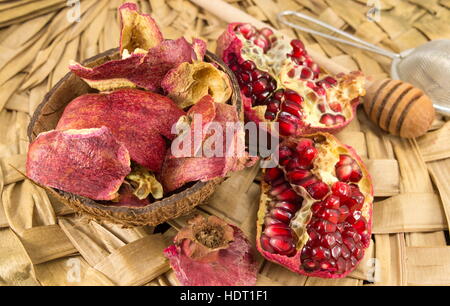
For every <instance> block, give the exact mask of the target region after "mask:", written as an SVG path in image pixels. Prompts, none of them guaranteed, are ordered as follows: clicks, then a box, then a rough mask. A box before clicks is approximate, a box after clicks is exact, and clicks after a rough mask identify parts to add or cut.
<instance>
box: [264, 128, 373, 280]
mask: <svg viewBox="0 0 450 306" xmlns="http://www.w3.org/2000/svg"><path fill="white" fill-rule="evenodd" d="M304 138H309V139H324V138H325V139H331V140H333V142H334V143H336V144H337V145H338V146H339V147H340V149H339V152H340V153H339V154H344V153H345V154H348V155H350V156H351V157H352V158H353V159H354V160H355V161H356V163H357V164H358V166H359V167H360V170H361V172H362V179H361V180H360V181H359V183H358V184H359V186H362V185H363V186H364V189H365V191H366V192H365V193H364V192H363V194H364V195H365V200H364V204H363V205H362V208H361V209H360V211H361V212H362V216H364V217H365V219H366V221H367V227H366V229H367V233H366V234H365V236H366V237H368V241H367V242H366V244H365V245H364V250H366V249H367V247H368V246H369V242H370V236H371V233H372V232H371V231H372V202H373V186H372V183H371V177H370V174H369V172H368V171H367V168H366V166H365V165H364V163H363V162H362V161H361V158H360V157H359V156H358V154H357V153H356V151H355V150H354V149H353V148H352V147H350V146H347V145H344V144H341V142H339V141H338V140H337V139H336V138H335V137H334V136H333V135H331V134H328V133H315V134H310V135H304V136H301V137H289V138H287V139H286V140H284V141H283V142H282V143H281V144H280V146H282V145H283V144H286V143H289V142H290V143H295V142H296V141H298V140H299V139H304ZM322 160H323V159H322ZM325 162H326V163H327V161H326V159H325ZM333 167H334V165H333ZM268 170H269V169H264V170H263V176H264V175H265V174H266V172H267V171H268ZM285 179H286V180H287V177H286V176H285ZM349 184H350V182H349ZM289 185H290V186H291V188H293V186H294V185H292V184H289ZM296 188H298V186H295V187H294V188H293V189H296ZM300 189H301V188H300ZM330 189H331V186H330ZM297 190H298V189H297ZM269 191H270V185H269V184H268V183H266V182H265V181H264V180H262V182H261V195H260V203H259V210H258V213H257V221H256V227H257V231H256V232H257V234H256V247H257V249H258V251H259V252H260V253H261V254H262V255H263V256H264V257H265V258H266V259H267V260H269V261H272V262H274V263H277V264H280V265H282V266H284V267H286V268H287V269H289V270H291V271H293V272H295V273H298V274H302V275H306V276H311V277H321V278H343V277H346V276H347V275H348V274H349V273H351V272H352V271H353V270H354V269H355V268H356V267H357V265H358V264H359V263H360V262H361V260H362V259H363V257H361V258H360V259H359V260H358V261H357V263H356V265H355V266H354V267H353V268H352V269H349V270H346V271H345V272H343V273H331V272H329V271H321V270H319V271H312V272H310V271H305V270H304V269H303V267H302V261H301V253H302V249H303V247H304V246H305V245H306V243H307V242H308V240H309V238H310V237H309V235H308V233H307V231H306V225H307V224H308V223H309V222H310V221H311V216H312V214H311V207H309V212H307V211H305V210H302V209H300V210H298V211H297V212H296V213H295V215H294V216H293V217H292V219H291V221H289V222H290V223H289V227H290V228H292V225H293V224H294V223H295V222H297V224H296V227H297V230H296V231H294V232H295V234H294V237H295V238H294V239H295V240H294V241H295V244H296V247H295V250H296V251H295V252H294V253H292V254H289V255H288V256H286V255H280V254H275V253H271V252H269V251H267V250H265V249H264V248H263V247H262V244H261V236H262V234H263V226H264V222H265V217H266V216H267V213H268V210H269V209H268V205H269V203H270V202H271V201H272V200H273V199H271V198H270V196H269ZM303 192H304V193H305V192H306V190H305V189H304V190H303ZM361 192H362V191H361ZM330 193H331V191H330ZM330 193H328V195H330ZM297 194H298V195H300V194H299V192H297ZM301 197H302V198H303V205H302V207H304V206H305V200H307V201H308V202H309V203H311V201H314V203H315V202H318V201H320V200H314V199H312V198H311V197H304V195H301ZM326 197H327V196H325V197H323V198H322V199H324V198H326ZM306 207H308V205H306ZM298 216H300V217H298ZM292 220H295V221H294V223H292V222H293V221H292ZM299 220H300V221H302V220H303V222H304V223H302V224H303V227H301V226H298V222H299ZM305 220H306V221H305ZM298 228H303V230H298ZM297 234H301V236H297Z"/></svg>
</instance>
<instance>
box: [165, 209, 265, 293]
mask: <svg viewBox="0 0 450 306" xmlns="http://www.w3.org/2000/svg"><path fill="white" fill-rule="evenodd" d="M227 233H228V234H231V235H228V234H227ZM225 236H227V237H228V236H230V237H228V238H226V237H225ZM229 238H231V239H229ZM203 241H206V242H209V244H210V245H209V246H208V247H207V246H205V242H203ZM174 242H175V245H172V246H170V247H168V248H167V249H165V250H164V254H165V255H166V256H167V257H168V258H169V261H170V265H171V267H172V268H173V269H174V270H175V274H176V276H177V279H178V280H179V281H180V283H181V284H182V285H185V286H254V285H255V283H256V273H257V267H256V262H255V260H254V258H253V250H252V247H251V245H250V243H249V241H248V240H247V239H246V237H245V235H244V233H243V232H242V231H241V230H240V229H239V228H238V227H236V226H233V225H230V224H226V223H225V222H224V221H222V220H220V219H219V218H217V217H214V216H211V217H209V218H208V219H206V218H204V217H201V216H199V217H197V218H195V219H194V220H193V222H191V224H190V225H189V226H188V227H186V228H184V229H182V230H181V231H180V233H179V234H178V235H177V236H176V237H175V241H174ZM214 244H217V246H218V247H215V245H214Z"/></svg>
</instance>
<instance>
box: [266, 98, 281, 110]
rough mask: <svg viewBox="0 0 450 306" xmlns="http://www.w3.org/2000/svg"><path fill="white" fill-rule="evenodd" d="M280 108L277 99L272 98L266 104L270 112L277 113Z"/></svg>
mask: <svg viewBox="0 0 450 306" xmlns="http://www.w3.org/2000/svg"><path fill="white" fill-rule="evenodd" d="M279 110H280V102H279V101H277V100H272V101H271V102H270V103H269V104H267V111H269V112H272V113H277V112H278V111H279Z"/></svg>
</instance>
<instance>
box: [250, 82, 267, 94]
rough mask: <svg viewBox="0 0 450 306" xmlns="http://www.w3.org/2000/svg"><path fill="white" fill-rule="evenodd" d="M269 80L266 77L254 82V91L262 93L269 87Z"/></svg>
mask: <svg viewBox="0 0 450 306" xmlns="http://www.w3.org/2000/svg"><path fill="white" fill-rule="evenodd" d="M268 84H269V83H268V82H267V80H266V79H259V80H257V81H256V82H254V83H253V92H254V93H256V94H260V93H262V92H263V91H265V90H266V89H267V86H268Z"/></svg>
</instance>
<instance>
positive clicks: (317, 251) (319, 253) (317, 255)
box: [311, 247, 330, 260]
mask: <svg viewBox="0 0 450 306" xmlns="http://www.w3.org/2000/svg"><path fill="white" fill-rule="evenodd" d="M311 255H312V257H313V259H315V260H323V259H328V258H330V251H329V250H328V249H326V248H324V247H317V248H314V249H312V252H311Z"/></svg>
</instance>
